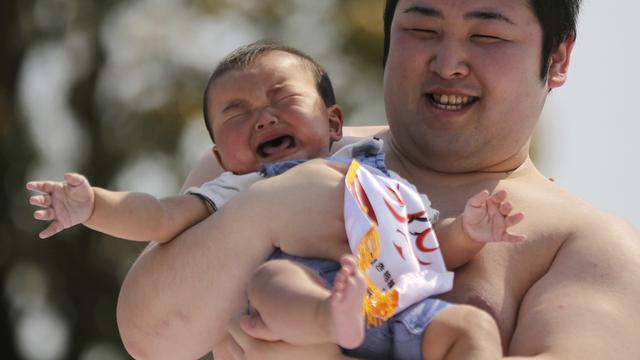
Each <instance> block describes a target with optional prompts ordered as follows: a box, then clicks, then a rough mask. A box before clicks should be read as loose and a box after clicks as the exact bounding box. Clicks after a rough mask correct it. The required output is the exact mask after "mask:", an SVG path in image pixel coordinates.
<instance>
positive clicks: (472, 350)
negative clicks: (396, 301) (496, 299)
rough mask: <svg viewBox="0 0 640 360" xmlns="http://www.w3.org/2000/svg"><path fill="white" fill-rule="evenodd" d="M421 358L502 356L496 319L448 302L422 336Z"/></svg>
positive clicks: (448, 359) (474, 359)
mask: <svg viewBox="0 0 640 360" xmlns="http://www.w3.org/2000/svg"><path fill="white" fill-rule="evenodd" d="M422 358H423V359H428V360H440V359H446V360H459V359H460V360H462V359H469V360H496V359H502V347H501V345H500V335H499V333H498V326H497V325H496V322H495V320H494V319H493V318H492V317H491V316H490V315H489V314H487V313H486V312H484V311H482V310H480V309H478V308H475V307H472V306H469V305H455V306H450V307H448V308H447V309H445V310H443V311H442V312H441V313H440V314H438V315H437V316H436V317H435V318H434V319H433V321H432V322H431V324H430V325H429V327H428V328H427V330H426V331H425V333H424V335H423V337H422Z"/></svg>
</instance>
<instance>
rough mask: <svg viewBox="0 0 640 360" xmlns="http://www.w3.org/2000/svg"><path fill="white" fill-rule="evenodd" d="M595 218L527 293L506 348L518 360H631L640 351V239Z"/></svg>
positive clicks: (608, 219) (611, 221) (616, 223)
mask: <svg viewBox="0 0 640 360" xmlns="http://www.w3.org/2000/svg"><path fill="white" fill-rule="evenodd" d="M593 218H596V217H595V216H594V217H593ZM592 220H594V219H592ZM597 220H598V221H593V222H590V223H588V222H587V220H582V222H580V223H579V224H578V225H577V226H580V227H581V228H580V230H579V232H576V233H575V234H574V235H573V236H571V237H570V238H568V239H566V241H565V243H564V244H563V245H562V247H561V248H560V250H559V251H558V253H557V255H556V257H555V259H554V261H553V263H552V265H551V267H550V268H549V270H548V272H547V273H546V274H545V275H544V276H543V277H542V278H541V279H540V280H539V281H537V282H536V283H535V284H534V286H533V287H531V289H530V290H529V291H528V293H527V294H526V295H525V298H524V299H523V301H522V304H521V306H520V313H519V316H518V323H517V327H516V330H515V332H514V334H513V337H512V340H511V344H510V347H509V354H510V355H512V356H516V357H514V358H513V359H516V358H519V357H523V358H524V357H539V358H544V359H594V360H595V359H631V358H634V357H637V355H638V354H639V353H640V342H638V336H640V308H639V307H638V305H637V304H638V299H639V298H640V272H639V271H638V268H640V237H639V236H638V233H637V232H636V231H635V230H633V229H632V228H631V227H629V226H628V225H627V224H624V223H622V222H621V221H619V220H617V219H613V218H612V217H605V218H603V217H599V218H598V219H597ZM510 359H511V358H510Z"/></svg>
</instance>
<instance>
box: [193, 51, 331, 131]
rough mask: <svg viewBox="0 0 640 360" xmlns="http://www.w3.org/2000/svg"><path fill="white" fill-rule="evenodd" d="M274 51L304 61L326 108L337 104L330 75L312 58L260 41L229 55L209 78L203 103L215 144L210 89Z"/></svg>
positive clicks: (208, 126)
mask: <svg viewBox="0 0 640 360" xmlns="http://www.w3.org/2000/svg"><path fill="white" fill-rule="evenodd" d="M272 51H284V52H286V53H289V54H292V55H294V56H297V57H299V58H300V59H301V60H302V63H303V64H305V66H306V67H307V68H308V69H309V71H310V72H311V75H312V76H313V79H314V81H315V83H316V88H317V89H318V93H319V94H320V97H321V98H322V100H323V101H324V104H325V106H327V107H329V106H333V105H335V104H336V96H335V93H334V91H333V85H332V84H331V79H329V74H327V72H326V71H325V69H324V68H323V67H322V66H321V65H320V64H319V63H318V62H317V61H315V60H314V59H313V58H312V57H311V56H309V55H307V54H305V53H304V52H302V51H300V50H298V49H295V48H292V47H290V46H286V45H283V44H281V43H279V42H277V41H273V40H260V41H256V42H254V43H251V44H249V45H245V46H242V47H240V48H238V49H236V50H234V51H233V52H231V53H230V54H229V55H227V56H226V57H225V58H224V59H222V60H221V61H220V63H219V64H218V66H216V68H215V70H214V71H213V74H211V77H210V78H209V81H208V82H207V87H206V88H205V91H204V100H203V102H202V104H203V106H202V109H203V113H204V124H205V125H206V127H207V131H208V132H209V136H211V140H213V141H214V142H215V139H214V135H213V127H212V126H211V123H210V121H209V115H208V111H207V109H208V107H209V100H208V97H209V89H211V87H212V85H213V84H214V83H215V82H216V80H217V79H219V78H220V77H221V76H222V75H224V74H226V73H228V72H230V71H233V70H244V69H246V68H247V67H249V66H250V65H251V64H253V62H254V61H255V60H256V59H258V58H259V57H260V56H262V55H264V54H266V53H269V52H272Z"/></svg>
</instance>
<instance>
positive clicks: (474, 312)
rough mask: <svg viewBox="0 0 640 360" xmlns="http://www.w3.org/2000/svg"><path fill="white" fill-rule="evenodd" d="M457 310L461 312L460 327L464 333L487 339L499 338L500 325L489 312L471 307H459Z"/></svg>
mask: <svg viewBox="0 0 640 360" xmlns="http://www.w3.org/2000/svg"><path fill="white" fill-rule="evenodd" d="M456 308H458V310H457V311H459V312H460V320H459V324H458V326H459V327H460V329H461V330H462V331H463V332H465V333H472V334H473V336H482V337H485V338H487V339H488V338H491V339H497V338H499V332H498V324H497V323H496V321H495V319H494V318H493V317H492V316H491V315H490V314H489V313H488V312H486V311H484V310H480V309H478V308H477V307H474V306H470V305H457V306H456Z"/></svg>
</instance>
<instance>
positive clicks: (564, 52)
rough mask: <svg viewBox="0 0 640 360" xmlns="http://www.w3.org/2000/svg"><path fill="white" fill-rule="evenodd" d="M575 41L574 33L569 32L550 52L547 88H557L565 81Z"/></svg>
mask: <svg viewBox="0 0 640 360" xmlns="http://www.w3.org/2000/svg"><path fill="white" fill-rule="evenodd" d="M575 43H576V35H575V34H571V35H569V36H567V38H566V39H565V40H564V41H563V42H562V43H561V44H560V46H558V48H557V49H556V51H554V52H553V53H551V58H550V60H551V61H550V63H549V72H548V73H547V74H548V76H547V85H548V86H549V89H555V88H558V87H560V86H562V85H563V84H564V83H565V81H567V75H568V73H569V63H570V62H571V52H572V51H573V45H574V44H575Z"/></svg>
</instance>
